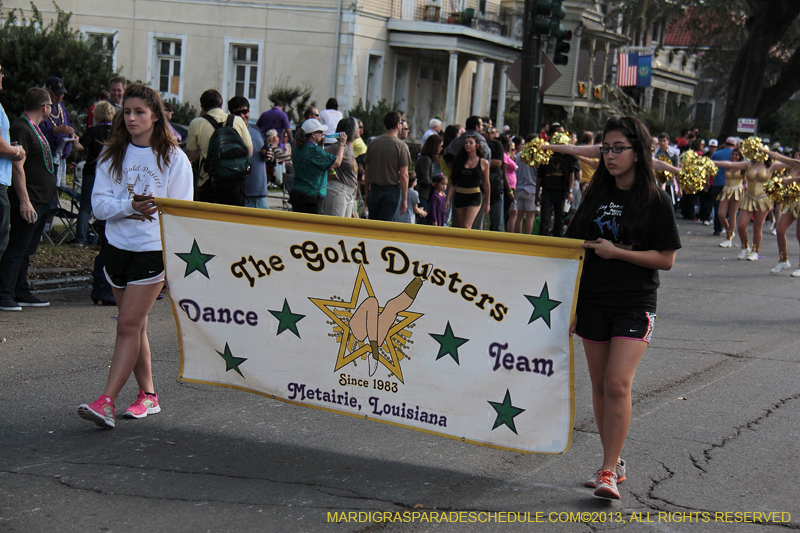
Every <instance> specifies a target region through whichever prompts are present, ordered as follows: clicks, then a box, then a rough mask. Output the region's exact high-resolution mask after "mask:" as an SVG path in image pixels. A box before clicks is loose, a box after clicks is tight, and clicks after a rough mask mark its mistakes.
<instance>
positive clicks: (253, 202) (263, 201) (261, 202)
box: [244, 196, 269, 209]
mask: <svg viewBox="0 0 800 533" xmlns="http://www.w3.org/2000/svg"><path fill="white" fill-rule="evenodd" d="M244 206H245V207H255V208H256V209H269V205H268V204H267V197H266V196H245V197H244Z"/></svg>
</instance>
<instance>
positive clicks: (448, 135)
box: [442, 124, 461, 150]
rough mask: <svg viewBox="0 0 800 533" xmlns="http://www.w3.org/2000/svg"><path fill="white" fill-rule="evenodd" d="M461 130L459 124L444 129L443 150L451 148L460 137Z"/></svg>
mask: <svg viewBox="0 0 800 533" xmlns="http://www.w3.org/2000/svg"><path fill="white" fill-rule="evenodd" d="M460 129H461V126H459V125H458V124H450V125H449V126H447V127H446V128H445V129H444V133H443V134H442V148H444V149H445V150H447V147H448V146H450V143H451V142H453V140H454V139H455V138H456V137H458V132H459V130H460Z"/></svg>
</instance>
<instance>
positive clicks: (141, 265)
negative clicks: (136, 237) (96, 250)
mask: <svg viewBox="0 0 800 533" xmlns="http://www.w3.org/2000/svg"><path fill="white" fill-rule="evenodd" d="M103 255H104V256H105V260H106V266H105V268H104V269H103V270H104V271H105V275H106V279H108V282H109V283H110V284H111V286H112V287H116V288H117V289H124V288H125V287H126V286H128V285H129V284H130V285H151V284H154V283H161V282H162V281H164V257H163V255H162V253H161V250H156V251H153V252H130V251H128V250H120V249H119V248H116V247H115V246H112V245H111V244H109V245H108V246H106V247H104V248H103Z"/></svg>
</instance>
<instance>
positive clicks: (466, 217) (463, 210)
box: [456, 206, 481, 229]
mask: <svg viewBox="0 0 800 533" xmlns="http://www.w3.org/2000/svg"><path fill="white" fill-rule="evenodd" d="M480 210H481V208H480V206H472V207H460V208H458V209H456V213H457V214H458V225H459V226H460V227H462V228H465V229H472V223H473V222H475V217H476V216H478V211H480Z"/></svg>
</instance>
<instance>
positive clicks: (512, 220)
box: [506, 209, 519, 233]
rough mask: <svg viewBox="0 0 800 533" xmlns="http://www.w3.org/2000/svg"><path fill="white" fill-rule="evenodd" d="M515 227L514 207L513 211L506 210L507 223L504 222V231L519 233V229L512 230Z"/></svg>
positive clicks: (515, 214)
mask: <svg viewBox="0 0 800 533" xmlns="http://www.w3.org/2000/svg"><path fill="white" fill-rule="evenodd" d="M516 227H517V210H516V209H514V210H513V211H509V212H508V224H506V231H508V232H513V233H519V230H517V231H514V229H515V228H516Z"/></svg>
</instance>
